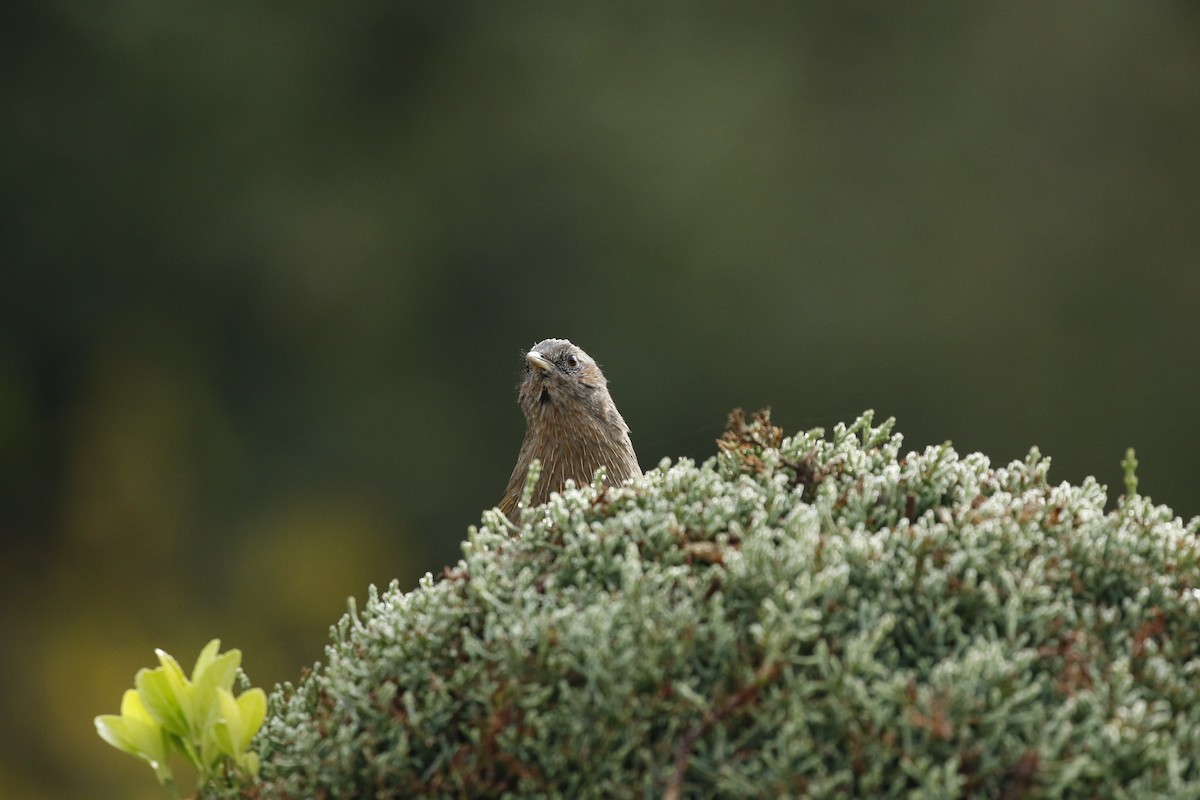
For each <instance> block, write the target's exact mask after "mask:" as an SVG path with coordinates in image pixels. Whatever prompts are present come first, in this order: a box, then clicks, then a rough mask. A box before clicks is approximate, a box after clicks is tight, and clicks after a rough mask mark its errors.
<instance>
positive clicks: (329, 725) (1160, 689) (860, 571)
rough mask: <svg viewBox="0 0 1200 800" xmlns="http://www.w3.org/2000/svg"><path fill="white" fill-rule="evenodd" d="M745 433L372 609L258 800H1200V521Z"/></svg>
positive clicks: (272, 756)
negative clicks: (789, 799)
mask: <svg viewBox="0 0 1200 800" xmlns="http://www.w3.org/2000/svg"><path fill="white" fill-rule="evenodd" d="M732 422H733V424H732V425H731V431H730V433H729V434H727V435H726V440H725V442H724V443H723V445H722V449H721V452H720V454H719V455H718V456H716V457H714V458H712V459H710V460H709V461H707V462H705V463H704V464H702V465H696V464H694V463H691V462H688V461H680V462H678V463H675V464H671V463H668V462H666V461H664V462H663V463H662V464H660V465H659V466H658V468H657V469H655V470H652V471H650V472H649V473H647V474H646V475H645V477H644V478H642V479H640V480H637V481H636V482H634V483H632V484H630V485H627V486H625V487H622V488H617V489H610V490H608V491H607V492H600V491H598V490H597V488H596V487H584V488H581V489H577V490H576V489H569V490H568V491H566V492H564V493H563V494H562V495H560V496H556V497H554V498H552V499H551V501H550V502H549V503H548V504H546V505H545V506H542V507H539V508H535V509H532V510H530V511H527V512H526V513H525V517H524V520H523V523H522V526H521V528H520V529H519V530H513V529H512V528H511V527H510V526H509V525H508V524H507V523H506V521H505V519H504V518H503V517H502V516H501V515H500V514H499V513H497V512H494V511H489V512H487V513H485V514H484V517H483V521H482V525H481V526H480V527H479V528H478V529H472V531H471V533H470V538H469V541H468V542H467V543H466V544H465V545H464V548H463V550H464V557H463V559H462V561H460V562H459V563H458V565H457V566H456V567H454V568H453V569H450V570H448V571H447V572H446V573H445V574H444V575H443V576H442V577H441V578H439V579H435V578H433V577H428V576H427V577H426V578H425V579H424V580H422V581H421V584H420V586H418V587H417V588H416V589H414V590H412V591H408V592H402V591H400V589H399V588H398V587H397V586H395V585H393V586H392V587H390V588H389V589H388V590H387V591H385V592H383V593H382V594H376V593H375V592H374V591H372V594H371V596H370V599H369V600H368V602H367V603H366V607H365V608H364V609H363V610H362V611H361V613H355V612H354V610H353V609H352V610H351V613H349V614H348V615H347V616H346V617H345V618H344V619H342V620H341V622H339V623H338V625H337V626H336V627H335V628H334V629H333V640H334V641H333V644H332V645H330V647H329V648H328V650H327V658H328V661H327V663H326V664H324V665H320V666H318V667H316V668H315V669H314V670H313V671H312V672H311V673H310V674H308V675H306V676H305V677H304V678H303V679H302V680H301V681H300V683H299V684H298V685H297V686H295V687H293V686H290V685H288V686H284V687H281V688H280V689H278V690H277V691H276V692H275V694H274V696H273V697H272V698H271V713H270V714H269V716H268V720H267V724H266V727H265V728H264V730H263V732H262V733H260V735H259V738H258V740H257V743H256V744H257V747H258V750H259V754H260V756H261V760H262V776H263V780H264V782H263V784H261V785H260V786H258V787H256V788H255V789H251V790H247V793H246V795H245V796H247V797H266V798H273V797H289V798H312V797H337V798H376V797H411V796H431V797H499V796H505V795H507V796H513V797H565V798H578V797H597V798H600V797H604V798H611V797H668V798H673V797H705V798H707V797H728V798H746V797H771V798H774V797H786V796H794V797H803V796H812V797H826V796H847V795H856V796H862V797H928V798H941V797H995V798H1002V797H1003V798H1009V797H1064V796H1065V797H1128V798H1144V797H1171V798H1186V797H1192V798H1195V797H1200V689H1198V687H1200V544H1198V541H1197V530H1198V528H1200V520H1194V521H1193V522H1192V523H1191V524H1190V525H1184V524H1183V523H1182V522H1181V521H1180V520H1179V519H1176V518H1174V516H1173V514H1172V513H1171V511H1170V510H1169V509H1167V508H1164V507H1161V506H1154V505H1153V504H1152V503H1151V502H1150V501H1149V500H1147V499H1145V498H1142V497H1140V496H1137V495H1136V494H1132V487H1135V486H1136V483H1135V482H1134V480H1133V477H1132V466H1130V467H1129V470H1130V476H1129V481H1127V485H1128V486H1130V487H1131V494H1130V495H1128V496H1125V497H1122V498H1121V499H1120V500H1119V501H1118V502H1117V504H1116V505H1117V507H1116V509H1115V510H1113V511H1109V512H1106V511H1105V510H1104V506H1105V502H1106V494H1105V489H1104V487H1102V486H1100V485H1098V484H1097V483H1095V482H1094V481H1092V480H1087V481H1085V482H1084V483H1083V484H1082V485H1081V486H1069V485H1066V484H1063V485H1059V486H1053V485H1051V484H1050V483H1049V482H1048V481H1047V477H1046V473H1047V468H1048V465H1049V462H1048V461H1047V460H1046V459H1044V458H1042V457H1041V456H1040V455H1039V454H1038V453H1037V451H1033V452H1032V453H1030V455H1029V457H1028V458H1026V459H1025V460H1024V461H1022V462H1014V463H1012V464H1009V465H1007V466H1004V467H993V466H991V464H990V463H989V462H988V459H987V458H985V457H984V456H982V455H979V454H971V455H967V456H965V457H960V456H959V455H958V454H957V453H956V452H955V451H954V450H953V449H952V448H951V447H950V446H949V445H942V446H938V447H930V448H927V449H926V450H924V451H923V452H919V453H917V452H911V453H907V454H904V453H902V452H901V439H900V436H899V435H896V434H893V433H892V432H891V421H890V420H889V421H888V422H885V423H884V424H883V425H881V426H878V427H874V426H873V423H872V419H871V415H870V414H867V415H865V416H864V417H862V418H860V419H859V420H858V421H857V422H856V423H855V424H854V425H852V426H850V427H845V426H841V425H839V426H838V427H836V428H835V429H834V431H833V433H832V436H831V437H830V438H828V439H827V438H825V437H824V434H823V432H822V431H820V430H816V431H812V432H809V433H805V434H800V435H797V436H795V437H792V438H787V439H783V438H782V437H780V436H779V435H778V429H773V428H771V427H770V425H769V421H768V420H767V419H766V418H765V417H760V418H758V419H756V421H755V423H754V424H752V425H749V426H745V425H742V424H741V423H740V421H739V418H733V420H732Z"/></svg>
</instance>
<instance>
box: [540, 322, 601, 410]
mask: <svg viewBox="0 0 1200 800" xmlns="http://www.w3.org/2000/svg"><path fill="white" fill-rule="evenodd" d="M518 397H519V400H520V403H521V410H522V411H524V412H525V416H526V418H528V419H530V420H532V419H535V418H538V417H542V416H545V415H547V414H553V415H557V414H572V413H574V414H579V413H591V414H593V415H597V416H603V414H604V410H605V409H606V407H607V406H608V404H610V403H611V402H612V401H611V400H610V399H609V396H608V382H607V381H606V380H605V379H604V373H603V372H601V371H600V366H599V365H598V364H597V363H596V362H595V360H594V359H593V358H592V357H591V356H589V355H588V354H587V353H585V352H584V351H583V350H582V349H580V348H578V347H576V346H575V345H573V344H571V342H569V341H568V340H566V339H546V340H545V341H541V342H538V343H537V344H535V345H534V346H533V347H531V348H529V352H527V353H526V354H525V374H524V377H523V378H522V379H521V388H520V391H519V393H518Z"/></svg>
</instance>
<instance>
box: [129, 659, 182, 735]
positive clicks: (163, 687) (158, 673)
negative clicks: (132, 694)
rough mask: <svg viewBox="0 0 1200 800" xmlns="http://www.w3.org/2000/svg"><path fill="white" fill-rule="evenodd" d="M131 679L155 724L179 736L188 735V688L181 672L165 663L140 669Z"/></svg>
mask: <svg viewBox="0 0 1200 800" xmlns="http://www.w3.org/2000/svg"><path fill="white" fill-rule="evenodd" d="M176 669H178V666H177V667H176ZM133 682H134V685H135V686H136V687H137V693H138V694H139V695H141V702H142V703H143V704H144V705H145V709H146V711H147V712H149V715H150V716H151V717H152V718H153V719H154V720H155V721H156V722H157V723H159V724H160V725H162V726H163V727H164V728H166V729H167V730H168V731H170V732H171V733H174V734H176V735H178V736H187V735H188V734H189V728H188V717H189V714H188V709H189V708H190V706H191V698H190V695H191V691H190V687H189V686H188V685H187V684H186V682H185V681H184V680H183V678H182V673H181V672H176V671H172V670H170V669H168V668H166V667H165V665H164V666H163V667H159V668H157V669H140V670H138V673H137V675H136V676H135V677H134V681H133Z"/></svg>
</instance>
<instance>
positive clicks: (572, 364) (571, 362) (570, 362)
mask: <svg viewBox="0 0 1200 800" xmlns="http://www.w3.org/2000/svg"><path fill="white" fill-rule="evenodd" d="M578 366H579V359H578V358H576V357H575V356H573V355H571V356H567V367H568V368H569V369H575V368H576V367H578Z"/></svg>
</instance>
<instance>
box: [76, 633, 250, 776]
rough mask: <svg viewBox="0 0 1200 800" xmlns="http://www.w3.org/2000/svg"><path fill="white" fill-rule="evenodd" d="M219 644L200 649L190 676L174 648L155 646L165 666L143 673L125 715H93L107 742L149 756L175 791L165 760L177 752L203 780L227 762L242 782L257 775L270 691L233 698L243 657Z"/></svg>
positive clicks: (128, 696) (125, 703) (130, 692)
mask: <svg viewBox="0 0 1200 800" xmlns="http://www.w3.org/2000/svg"><path fill="white" fill-rule="evenodd" d="M220 645H221V642H220V640H219V639H213V640H212V641H211V642H209V643H208V644H207V645H206V646H205V647H204V649H203V650H201V651H200V656H199V657H198V658H197V659H196V665H195V667H194V668H193V669H192V677H191V679H190V680H189V679H188V678H187V676H186V675H184V672H183V669H182V668H181V667H180V666H179V662H178V661H176V660H175V659H174V658H173V657H172V656H171V655H170V654H169V653H165V652H163V651H162V650H156V651H155V652H156V654H157V655H158V660H159V664H160V666H158V667H156V668H154V669H141V670H139V671H138V673H137V675H136V676H135V677H134V685H135V687H136V688H134V689H128V690H126V692H125V695H124V697H123V698H122V699H121V713H120V714H119V715H118V714H103V715H101V716H98V717H96V720H95V722H96V732H97V733H99V734H100V736H101V738H103V739H104V741H106V742H108V743H109V744H111V745H112V746H113V747H116V748H117V749H118V750H122V751H124V752H126V753H129V754H130V755H132V756H136V757H137V758H141V759H143V760H145V761H146V762H147V763H148V764H149V765H150V766H151V768H153V769H154V772H155V775H156V776H157V777H158V780H159V783H161V784H162V785H163V786H164V787H166V788H167V789H168V790H169V791H170V792H171V793H172V794H174V795H176V796H178V792H177V790H176V787H175V778H174V774H173V773H172V770H171V767H170V764H169V763H168V759H169V758H170V756H171V755H172V754H174V753H178V754H180V755H182V756H183V757H184V759H186V760H187V762H188V763H190V764H191V765H192V766H193V767H195V768H196V770H197V773H198V775H199V779H200V782H201V784H204V783H211V782H213V781H214V780H215V779H216V778H218V777H219V776H220V775H221V774H222V771H223V770H225V771H227V767H228V766H230V765H231V766H232V767H233V769H234V770H235V771H236V773H237V775H238V776H239V777H240V778H241V779H253V778H254V777H255V776H256V775H257V774H258V756H257V755H256V754H255V753H254V752H252V751H251V750H250V744H251V741H252V740H253V738H254V735H255V734H256V733H257V732H258V729H259V728H260V727H262V724H263V720H264V718H265V717H266V712H267V701H266V695H265V694H264V692H263V690H262V689H250V690H248V691H245V692H243V693H242V694H240V695H239V696H237V697H234V695H233V684H234V680H235V679H236V678H237V677H238V668H239V666H240V665H241V661H242V654H241V651H240V650H229V651H226V652H225V653H219V649H220Z"/></svg>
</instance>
